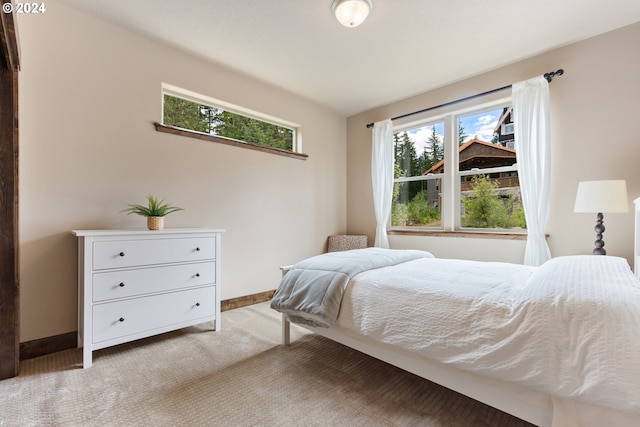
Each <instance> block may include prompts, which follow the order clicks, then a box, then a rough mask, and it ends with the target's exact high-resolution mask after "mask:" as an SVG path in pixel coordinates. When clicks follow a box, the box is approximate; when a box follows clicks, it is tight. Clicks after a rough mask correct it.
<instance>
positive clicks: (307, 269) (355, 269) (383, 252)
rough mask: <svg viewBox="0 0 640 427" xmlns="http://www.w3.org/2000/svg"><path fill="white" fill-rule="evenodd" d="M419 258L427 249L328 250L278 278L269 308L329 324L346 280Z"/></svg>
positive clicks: (304, 321)
mask: <svg viewBox="0 0 640 427" xmlns="http://www.w3.org/2000/svg"><path fill="white" fill-rule="evenodd" d="M418 258H433V255H431V254H430V253H429V252H425V251H419V250H395V249H382V248H366V249H356V250H350V251H343V252H330V253H326V254H322V255H318V256H315V257H311V258H308V259H306V260H304V261H300V262H299V263H297V264H296V265H294V266H293V267H292V268H291V270H289V271H288V272H287V273H286V274H285V275H284V277H283V278H282V280H281V282H280V286H279V287H278V289H277V290H276V293H275V295H274V296H273V299H272V300H271V308H273V309H274V310H277V311H279V312H281V313H284V314H286V315H287V317H288V318H289V320H290V321H291V322H293V323H300V324H303V325H309V326H316V327H324V328H328V327H329V326H331V325H332V324H333V323H334V322H335V321H336V319H337V318H338V313H339V312H340V304H341V303H342V296H343V295H344V292H345V290H346V288H347V284H348V283H349V280H351V278H352V277H353V276H355V275H356V274H358V273H361V272H363V271H366V270H372V269H375V268H381V267H387V266H391V265H396V264H400V263H403V262H406V261H411V260H414V259H418Z"/></svg>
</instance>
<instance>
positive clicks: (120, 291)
mask: <svg viewBox="0 0 640 427" xmlns="http://www.w3.org/2000/svg"><path fill="white" fill-rule="evenodd" d="M215 283H216V262H215V261H205V262H194V263H188V264H179V265H170V266H158V267H148V268H139V269H131V270H114V271H103V272H100V273H94V274H93V301H94V302H100V301H106V300H111V299H118V298H126V297H131V296H139V295H144V294H150V293H160V292H167V291H171V290H179V289H184V288H190V287H195V286H203V285H213V284H215Z"/></svg>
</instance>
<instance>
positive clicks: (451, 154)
mask: <svg viewBox="0 0 640 427" xmlns="http://www.w3.org/2000/svg"><path fill="white" fill-rule="evenodd" d="M511 113H512V110H511V106H510V105H508V104H505V103H500V104H496V105H493V106H490V107H484V108H480V109H476V110H470V111H465V112H456V113H451V114H447V115H444V116H440V117H438V118H436V119H426V120H424V121H420V122H416V123H413V124H410V125H405V126H400V127H397V128H396V129H395V131H394V148H395V174H394V193H393V202H392V203H393V204H392V215H391V228H392V229H434V230H474V229H479V230H485V231H489V230H490V231H500V230H509V231H514V230H522V229H525V228H526V223H525V220H524V211H523V209H522V201H521V196H520V183H519V181H518V171H517V167H516V151H515V146H514V133H513V126H514V123H513V117H512V114H511ZM450 165H454V166H453V168H452V167H450Z"/></svg>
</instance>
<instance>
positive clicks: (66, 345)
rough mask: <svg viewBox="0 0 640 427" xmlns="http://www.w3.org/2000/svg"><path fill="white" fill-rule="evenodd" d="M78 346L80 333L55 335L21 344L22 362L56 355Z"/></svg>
mask: <svg viewBox="0 0 640 427" xmlns="http://www.w3.org/2000/svg"><path fill="white" fill-rule="evenodd" d="M77 346H78V333H77V332H75V331H74V332H67V333H66V334H60V335H54V336H51V337H46V338H40V339H37V340H32V341H25V342H21V343H20V360H26V359H33V358H34V357H39V356H44V355H46V354H50V353H56V352H58V351H62V350H68V349H70V348H76V347H77Z"/></svg>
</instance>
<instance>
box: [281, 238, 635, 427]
mask: <svg viewBox="0 0 640 427" xmlns="http://www.w3.org/2000/svg"><path fill="white" fill-rule="evenodd" d="M286 270H287V271H286V273H285V274H284V276H283V279H282V282H281V284H280V286H279V288H278V290H277V292H276V295H275V296H274V299H273V300H272V308H274V309H276V310H278V311H280V312H282V313H283V341H284V343H285V344H288V343H289V327H290V322H291V321H294V322H295V323H298V324H300V325H302V326H304V327H306V328H308V329H310V330H312V331H314V332H315V333H318V334H320V335H323V336H325V337H328V338H330V339H333V340H335V341H337V342H340V343H342V344H345V345H347V346H349V347H352V348H355V349H357V350H359V351H362V352H364V353H366V354H369V355H371V356H374V357H376V358H378V359H381V360H383V361H385V362H388V363H390V364H392V365H395V366H398V367H400V368H402V369H405V370H407V371H409V372H412V373H414V374H417V375H419V376H421V377H423V378H426V379H429V380H431V381H433V382H436V383H439V384H441V385H443V386H446V387H448V388H450V389H453V390H455V391H457V392H460V393H462V394H465V395H467V396H469V397H471V398H474V399H476V400H479V401H481V402H483V403H486V404H488V405H490V406H493V407H495V408H497V409H500V410H502V411H504V412H507V413H510V414H512V415H514V416H517V417H519V418H522V419H524V420H526V421H529V422H531V423H533V424H536V425H539V426H578V425H579V426H602V425H616V426H618V425H620V426H637V425H640V281H638V278H637V277H636V276H635V275H634V273H633V272H632V271H631V269H630V267H629V265H628V263H627V261H626V260H625V259H623V258H618V257H611V256H586V255H583V256H569V257H558V258H554V259H552V260H550V261H549V262H547V263H545V264H544V265H543V266H541V267H527V266H523V265H515V264H507V263H487V262H474V261H461V260H447V259H438V258H435V257H433V256H432V255H431V254H429V253H428V252H423V251H398V250H384V249H379V248H368V249H359V250H355V251H346V252H342V253H332V254H324V255H320V256H318V257H312V258H310V259H307V260H304V261H301V262H300V263H298V264H296V265H295V266H292V267H291V268H287V269H286ZM470 279H471V280H470ZM308 289H312V291H310V292H309V291H308ZM336 304H337V308H336Z"/></svg>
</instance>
